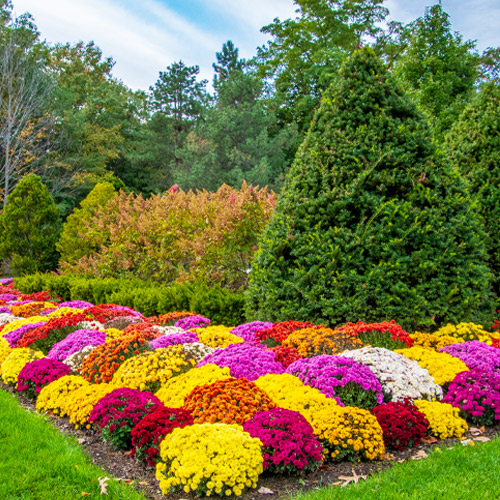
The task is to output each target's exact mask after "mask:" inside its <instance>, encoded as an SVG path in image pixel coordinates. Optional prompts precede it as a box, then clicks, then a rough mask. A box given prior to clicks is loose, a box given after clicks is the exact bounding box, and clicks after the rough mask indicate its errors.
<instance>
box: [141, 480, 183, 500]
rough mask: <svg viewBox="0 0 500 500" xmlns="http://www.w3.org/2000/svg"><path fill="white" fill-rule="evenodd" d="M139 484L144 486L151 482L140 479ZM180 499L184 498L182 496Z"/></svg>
mask: <svg viewBox="0 0 500 500" xmlns="http://www.w3.org/2000/svg"><path fill="white" fill-rule="evenodd" d="M139 484H141V485H142V486H147V485H148V484H149V483H148V482H147V481H139ZM179 500H183V499H182V498H181V499H179Z"/></svg>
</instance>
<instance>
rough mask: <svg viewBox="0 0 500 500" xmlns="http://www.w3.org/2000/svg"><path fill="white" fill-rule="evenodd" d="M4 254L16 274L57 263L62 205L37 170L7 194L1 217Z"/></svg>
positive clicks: (52, 267) (1, 243) (1, 250)
mask: <svg viewBox="0 0 500 500" xmlns="http://www.w3.org/2000/svg"><path fill="white" fill-rule="evenodd" d="M0 224H1V242H0V254H1V256H2V258H3V259H6V260H8V261H10V266H11V269H12V271H13V272H14V273H15V274H30V273H35V272H37V271H42V272H43V271H51V270H53V269H55V268H56V267H57V260H58V253H57V251H56V242H57V240H58V239H59V234H60V232H61V220H60V216H59V209H58V208H57V207H56V205H55V203H54V200H53V199H52V196H51V194H50V193H49V190H48V189H47V188H46V187H45V186H44V185H43V184H42V182H41V180H40V178H39V177H38V176H37V175H35V174H29V175H27V176H26V177H23V178H22V179H21V180H20V181H19V183H18V184H17V186H16V187H15V189H14V190H13V191H12V193H11V194H10V195H9V197H8V198H7V206H6V207H5V208H4V211H3V212H2V215H1V217H0Z"/></svg>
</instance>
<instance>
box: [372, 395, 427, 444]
mask: <svg viewBox="0 0 500 500" xmlns="http://www.w3.org/2000/svg"><path fill="white" fill-rule="evenodd" d="M372 413H373V415H375V417H377V420H378V423H379V424H380V427H382V431H383V433H384V444H385V445H386V446H387V447H392V448H394V449H395V450H403V449H404V448H406V447H412V446H418V445H419V444H420V440H421V439H422V438H423V437H424V436H425V435H426V434H427V431H428V429H429V421H428V420H427V418H426V417H425V415H424V414H423V413H422V412H420V411H419V410H418V408H417V407H416V406H415V405H414V404H413V403H411V402H410V401H405V402H404V403H395V402H390V403H386V404H382V405H378V406H376V407H375V408H373V410H372Z"/></svg>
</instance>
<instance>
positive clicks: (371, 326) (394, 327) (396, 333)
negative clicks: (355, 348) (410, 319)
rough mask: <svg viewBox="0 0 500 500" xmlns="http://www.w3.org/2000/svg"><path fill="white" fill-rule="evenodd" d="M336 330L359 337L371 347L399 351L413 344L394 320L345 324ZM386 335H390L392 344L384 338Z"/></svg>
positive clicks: (406, 333) (407, 334)
mask: <svg viewBox="0 0 500 500" xmlns="http://www.w3.org/2000/svg"><path fill="white" fill-rule="evenodd" d="M337 330H340V331H342V332H346V333H349V334H351V335H356V336H359V337H360V339H361V340H362V341H363V342H364V343H365V344H370V345H372V346H373V347H388V348H389V349H392V348H396V349H400V348H405V347H413V342H414V341H413V339H412V338H411V337H410V334H409V333H408V332H407V331H406V330H403V328H402V327H401V326H400V325H398V324H397V323H396V322H395V321H394V320H391V321H383V322H382V323H365V322H364V321H358V322H357V323H346V324H345V325H342V326H340V327H338V328H337ZM387 334H390V335H391V339H392V342H390V339H389V338H386V337H388V336H387ZM382 344H384V345H382ZM391 344H393V345H391Z"/></svg>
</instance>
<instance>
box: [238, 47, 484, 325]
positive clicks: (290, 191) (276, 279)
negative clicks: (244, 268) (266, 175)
mask: <svg viewBox="0 0 500 500" xmlns="http://www.w3.org/2000/svg"><path fill="white" fill-rule="evenodd" d="M484 237H485V236H484V229H483V226H482V225H481V223H480V220H479V219H478V216H477V213H476V207H475V205H474V204H473V203H472V202H471V199H470V195H469V193H468V192H467V190H466V187H465V185H464V183H463V181H462V180H461V179H460V178H459V177H458V175H457V174H456V173H454V172H453V171H452V170H451V169H450V168H449V167H448V165H446V164H445V163H444V161H443V160H442V158H441V157H440V156H439V155H438V154H437V152H436V146H435V143H434V142H433V140H432V137H431V136H430V132H429V128H428V125H427V124H426V122H425V121H424V120H423V119H422V117H421V115H420V114H419V112H418V111H417V109H416V108H415V105H414V104H412V102H411V101H410V100H409V98H408V97H407V96H405V95H404V93H403V91H402V90H401V89H399V88H398V87H397V86H396V85H395V83H394V82H393V80H392V77H391V76H390V75H389V73H388V72H387V70H386V69H385V67H384V66H383V64H382V63H381V62H380V61H379V60H378V59H377V57H376V56H375V55H374V53H373V51H371V50H370V49H367V48H365V49H362V50H360V51H357V52H355V53H354V54H353V56H352V57H351V58H349V59H348V60H347V61H346V62H345V63H344V65H343V67H342V69H341V71H340V74H339V77H338V79H337V81H336V82H335V83H334V84H333V85H332V86H331V87H330V89H329V90H328V91H327V92H326V93H325V95H324V97H323V101H322V104H321V107H320V109H319V110H318V112H317V113H316V115H315V118H314V120H313V123H312V125H311V128H310V130H309V132H308V136H307V137H306V139H305V140H304V142H303V144H302V145H301V147H300V149H299V151H298V153H297V156H296V159H295V161H294V163H293V165H292V167H291V170H290V173H289V175H288V177H287V179H286V182H285V186H284V188H283V191H282V193H281V196H280V198H279V200H278V203H277V208H276V212H275V214H274V215H273V217H272V218H271V220H270V222H269V224H268V226H267V228H266V230H265V232H264V234H263V235H262V238H261V240H260V248H259V250H258V251H257V253H256V254H255V258H254V261H253V264H252V274H251V278H250V285H249V290H248V294H247V313H248V316H249V318H251V319H265V320H268V321H271V320H285V319H294V320H309V321H314V322H317V323H320V322H326V323H328V324H330V325H335V324H340V323H343V322H346V321H359V320H364V321H382V320H390V319H395V320H396V321H398V323H400V324H402V325H403V326H404V327H406V328H416V327H417V326H418V327H430V326H433V325H440V324H442V323H446V322H448V321H449V322H454V323H456V322H459V321H472V320H473V321H475V322H481V320H482V319H484V318H485V317H490V315H491V314H492V311H493V308H494V304H493V303H492V293H491V285H490V281H491V276H490V273H489V270H488V266H487V262H486V259H487V256H486V251H485V247H484V243H483V239H484Z"/></svg>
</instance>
